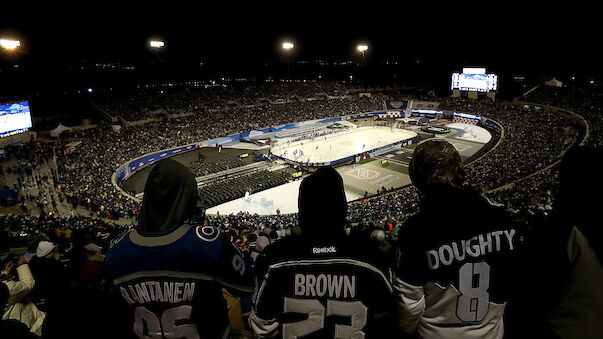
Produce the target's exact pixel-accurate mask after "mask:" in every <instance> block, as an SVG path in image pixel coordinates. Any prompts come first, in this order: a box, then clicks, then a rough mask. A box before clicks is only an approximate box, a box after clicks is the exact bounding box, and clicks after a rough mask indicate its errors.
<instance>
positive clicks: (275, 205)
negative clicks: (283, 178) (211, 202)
mask: <svg viewBox="0 0 603 339" xmlns="http://www.w3.org/2000/svg"><path fill="white" fill-rule="evenodd" d="M301 182H302V181H301V180H295V181H292V182H290V183H287V184H284V185H281V186H277V187H273V188H270V189H267V190H265V191H261V192H258V193H254V194H250V195H249V196H246V197H243V198H239V199H236V200H232V201H229V202H226V203H223V204H221V205H218V206H215V207H212V208H209V209H207V211H206V213H207V214H213V215H215V214H220V215H228V214H237V213H239V212H248V213H250V214H259V215H272V214H276V210H277V209H278V210H279V211H280V212H281V213H282V214H287V213H297V197H298V195H299V185H300V184H301ZM346 198H347V200H348V201H352V200H356V199H359V198H361V197H360V196H358V195H356V194H354V193H350V192H348V191H347V190H346Z"/></svg>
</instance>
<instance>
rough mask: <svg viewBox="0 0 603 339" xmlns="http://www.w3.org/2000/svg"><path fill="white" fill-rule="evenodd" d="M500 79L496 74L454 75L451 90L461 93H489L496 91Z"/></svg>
mask: <svg viewBox="0 0 603 339" xmlns="http://www.w3.org/2000/svg"><path fill="white" fill-rule="evenodd" d="M497 87H498V77H497V76H496V74H472V73H453V74H452V80H451V82H450V89H460V90H461V91H478V92H488V91H496V89H497Z"/></svg>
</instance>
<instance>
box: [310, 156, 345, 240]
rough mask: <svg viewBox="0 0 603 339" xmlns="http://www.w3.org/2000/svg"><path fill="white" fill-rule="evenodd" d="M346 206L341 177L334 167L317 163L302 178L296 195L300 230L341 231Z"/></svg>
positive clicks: (330, 232)
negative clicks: (314, 169) (316, 165)
mask: <svg viewBox="0 0 603 339" xmlns="http://www.w3.org/2000/svg"><path fill="white" fill-rule="evenodd" d="M347 208H348V205H347V200H346V197H345V191H344V187H343V179H342V178H341V175H339V173H338V172H337V171H336V170H335V169H334V168H333V167H330V166H327V167H320V168H318V169H317V170H316V172H314V173H312V174H310V175H309V176H307V177H306V178H304V179H303V180H302V182H301V185H300V186H299V198H298V209H299V225H300V228H301V232H302V234H310V235H318V236H331V235H337V234H340V233H341V234H343V230H344V225H345V218H346V214H347Z"/></svg>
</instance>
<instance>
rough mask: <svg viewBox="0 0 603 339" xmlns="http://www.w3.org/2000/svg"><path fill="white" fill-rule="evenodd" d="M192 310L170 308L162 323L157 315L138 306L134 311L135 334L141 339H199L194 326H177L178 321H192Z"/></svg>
mask: <svg viewBox="0 0 603 339" xmlns="http://www.w3.org/2000/svg"><path fill="white" fill-rule="evenodd" d="M191 310H192V306H190V305H182V306H178V307H174V308H170V309H168V310H165V312H163V314H162V315H161V321H160V320H159V318H157V316H156V315H155V313H153V312H151V311H149V310H147V309H146V308H145V307H144V306H138V307H136V309H134V333H136V335H137V336H138V337H139V338H141V339H163V338H166V339H170V338H185V339H199V333H198V332H197V326H195V325H194V324H182V325H176V322H177V321H178V322H179V321H180V320H187V319H190V316H191ZM145 325H146V326H145Z"/></svg>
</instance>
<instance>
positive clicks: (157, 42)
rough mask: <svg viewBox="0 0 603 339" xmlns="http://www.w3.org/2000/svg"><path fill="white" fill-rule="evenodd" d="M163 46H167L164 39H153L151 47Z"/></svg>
mask: <svg viewBox="0 0 603 339" xmlns="http://www.w3.org/2000/svg"><path fill="white" fill-rule="evenodd" d="M163 46H165V43H164V42H163V41H156V40H151V47H154V48H161V47H163Z"/></svg>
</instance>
